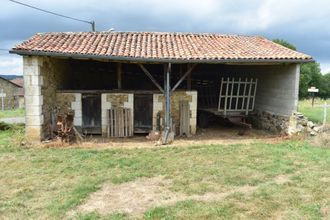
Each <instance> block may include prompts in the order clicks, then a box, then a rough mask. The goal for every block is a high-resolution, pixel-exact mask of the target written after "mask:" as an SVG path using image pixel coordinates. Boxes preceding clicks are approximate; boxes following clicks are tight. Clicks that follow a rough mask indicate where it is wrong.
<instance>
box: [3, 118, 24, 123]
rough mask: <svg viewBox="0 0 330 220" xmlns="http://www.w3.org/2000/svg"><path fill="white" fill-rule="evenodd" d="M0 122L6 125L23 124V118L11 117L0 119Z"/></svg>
mask: <svg viewBox="0 0 330 220" xmlns="http://www.w3.org/2000/svg"><path fill="white" fill-rule="evenodd" d="M0 121H2V122H5V123H7V124H24V123H25V117H13V118H0Z"/></svg>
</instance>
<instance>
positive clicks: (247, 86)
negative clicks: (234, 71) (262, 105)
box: [218, 77, 258, 116]
mask: <svg viewBox="0 0 330 220" xmlns="http://www.w3.org/2000/svg"><path fill="white" fill-rule="evenodd" d="M257 83H258V79H253V78H250V79H248V78H245V79H243V80H242V79H241V78H239V79H238V80H235V78H232V79H229V77H228V78H227V79H224V78H221V84H220V93H219V105H218V112H219V113H221V114H222V115H224V116H226V115H238V114H244V115H248V114H249V112H251V111H253V110H254V103H255V96H256V91H257Z"/></svg>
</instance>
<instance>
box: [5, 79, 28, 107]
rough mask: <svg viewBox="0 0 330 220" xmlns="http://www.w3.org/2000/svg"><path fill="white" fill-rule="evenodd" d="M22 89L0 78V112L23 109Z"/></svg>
mask: <svg viewBox="0 0 330 220" xmlns="http://www.w3.org/2000/svg"><path fill="white" fill-rule="evenodd" d="M22 95H23V87H22V86H21V85H19V84H16V83H15V82H12V81H10V80H7V79H5V78H3V77H0V110H10V109H15V108H23V107H24V104H23V106H22V105H21V103H22V98H21V97H22Z"/></svg>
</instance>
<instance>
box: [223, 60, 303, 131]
mask: <svg viewBox="0 0 330 220" xmlns="http://www.w3.org/2000/svg"><path fill="white" fill-rule="evenodd" d="M233 72H234V73H235V77H242V78H243V79H244V78H245V77H253V78H258V87H257V93H256V100H255V112H256V115H255V116H254V117H251V119H252V123H253V125H254V127H257V128H260V129H264V130H268V131H271V132H272V133H287V131H288V129H289V123H288V122H289V118H290V116H291V115H292V114H293V113H294V112H296V111H297V107H298V93H299V77H300V64H279V65H268V66H267V65H266V66H265V65H260V66H258V65H256V66H241V67H240V66H233V67H229V68H228V71H227V72H226V74H227V75H228V73H233ZM230 76H232V75H230Z"/></svg>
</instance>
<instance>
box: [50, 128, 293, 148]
mask: <svg viewBox="0 0 330 220" xmlns="http://www.w3.org/2000/svg"><path fill="white" fill-rule="evenodd" d="M240 129H241V128H237V127H232V128H225V127H213V128H208V129H200V130H199V131H198V132H197V134H196V135H194V136H191V137H175V140H174V142H173V143H172V144H170V145H159V146H157V145H156V141H150V140H148V139H147V138H146V136H147V135H136V136H134V137H130V138H102V137H100V136H88V137H87V138H86V140H85V141H84V142H83V143H81V144H79V147H83V148H97V149H107V148H126V149H129V148H155V147H171V146H177V147H184V146H192V145H195V146H196V145H212V144H219V145H231V144H251V143H255V142H263V143H270V144H271V143H278V142H281V141H283V140H285V139H287V138H288V137H285V136H279V135H273V134H269V133H267V132H264V131H261V130H255V129H251V130H249V131H248V132H246V133H245V134H244V135H239V134H238V132H239V130H240ZM50 146H51V144H49V143H48V144H47V147H50ZM63 146H67V145H63ZM54 147H58V145H56V146H55V145H54Z"/></svg>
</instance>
